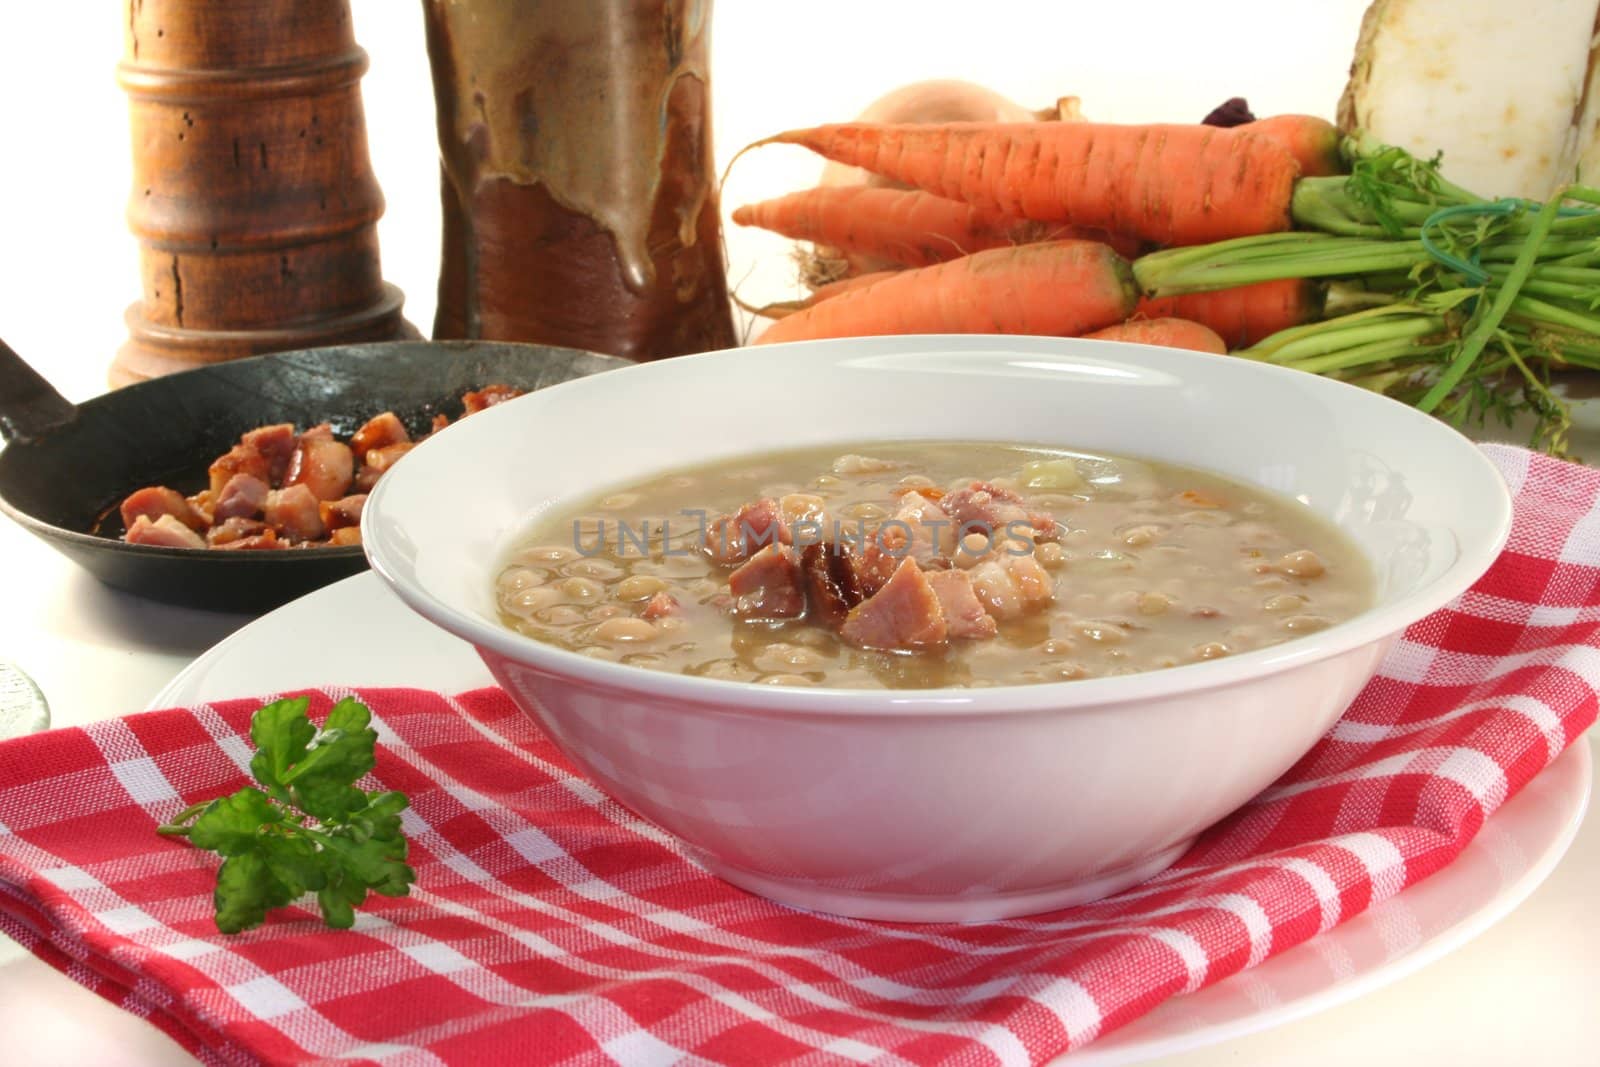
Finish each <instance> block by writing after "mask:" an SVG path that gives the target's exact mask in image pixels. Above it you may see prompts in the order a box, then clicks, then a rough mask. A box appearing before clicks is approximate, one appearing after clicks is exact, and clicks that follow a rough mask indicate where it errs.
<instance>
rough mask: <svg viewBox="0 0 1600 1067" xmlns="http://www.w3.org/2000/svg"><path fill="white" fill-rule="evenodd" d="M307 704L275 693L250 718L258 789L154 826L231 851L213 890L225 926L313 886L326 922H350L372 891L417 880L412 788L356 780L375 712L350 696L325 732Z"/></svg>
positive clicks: (400, 890)
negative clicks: (411, 847) (409, 832)
mask: <svg viewBox="0 0 1600 1067" xmlns="http://www.w3.org/2000/svg"><path fill="white" fill-rule="evenodd" d="M310 703H311V702H310V700H309V699H308V698H306V697H294V698H291V699H287V700H278V701H274V702H273V703H271V704H267V705H266V706H264V707H262V708H261V709H260V710H258V711H257V712H256V713H255V715H254V716H253V717H252V718H251V720H250V740H251V741H253V742H255V746H256V754H255V756H254V757H253V758H252V759H251V760H250V773H251V774H253V775H254V776H255V779H256V781H257V782H259V783H260V785H261V788H260V789H257V788H255V787H254V786H245V787H244V788H242V789H240V790H238V791H237V792H235V793H232V794H230V795H228V796H225V797H219V798H217V799H216V800H210V801H205V802H202V803H200V804H195V805H193V806H192V807H190V808H187V809H185V810H184V811H182V812H179V813H178V815H177V816H175V817H174V818H173V820H172V821H171V822H170V823H167V824H165V825H163V826H160V827H158V828H157V830H156V832H157V833H159V834H165V835H168V836H174V837H187V838H188V839H189V843H190V844H192V845H194V846H195V847H197V848H203V849H207V850H209V851H211V852H216V853H218V854H220V855H221V856H223V857H224V858H223V861H222V867H221V869H219V870H218V871H217V888H216V893H215V894H214V900H215V904H216V909H217V929H219V930H221V931H222V932H223V933H225V934H235V933H238V932H239V931H241V930H249V929H251V928H252V927H255V926H259V925H261V923H262V922H263V921H264V920H265V919H266V916H267V912H269V911H271V910H272V909H274V908H281V907H283V906H285V905H287V904H291V903H293V902H294V901H296V900H298V899H300V897H302V896H304V895H305V894H306V893H316V895H317V903H318V905H319V906H320V907H321V909H322V918H323V921H324V922H326V923H327V924H328V925H329V926H332V927H335V928H338V929H348V928H349V927H350V926H352V925H354V923H355V909H356V908H358V907H360V906H361V904H362V903H363V902H365V900H366V899H367V893H368V892H373V893H378V894H381V895H383V896H388V897H403V896H405V895H406V894H407V893H409V892H410V888H411V883H412V882H413V881H415V880H416V873H415V872H414V871H412V869H411V868H410V867H408V866H406V863H405V859H406V851H407V845H406V839H405V835H404V833H402V831H401V829H400V813H401V812H402V811H404V810H405V808H406V806H407V804H408V803H409V802H408V801H407V800H406V797H405V796H404V794H401V793H397V792H366V791H364V790H362V789H360V788H358V787H357V786H356V784H355V783H356V782H357V781H358V780H359V779H360V778H361V777H362V776H363V775H365V774H366V773H367V772H368V771H370V770H372V768H373V765H374V762H375V760H374V756H373V747H374V745H375V744H376V742H377V739H378V734H377V731H376V730H374V729H372V727H371V725H370V724H371V721H372V712H371V711H370V710H369V709H368V708H367V706H366V705H365V704H362V703H361V702H360V701H359V700H355V699H353V698H350V697H346V698H345V699H343V700H341V701H339V702H338V703H337V704H335V705H334V706H333V709H332V710H331V711H329V712H328V718H327V720H326V721H325V722H324V723H323V725H322V728H321V729H320V730H319V729H318V728H317V727H316V726H314V725H312V723H311V720H310V718H309V717H308V715H307V711H308V709H309V707H310Z"/></svg>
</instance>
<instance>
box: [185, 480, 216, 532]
mask: <svg viewBox="0 0 1600 1067" xmlns="http://www.w3.org/2000/svg"><path fill="white" fill-rule="evenodd" d="M216 503H217V495H216V494H215V493H213V492H212V491H211V490H210V489H202V490H200V491H199V492H198V493H195V494H194V495H193V496H191V497H189V506H190V507H191V508H194V510H195V513H196V514H197V515H199V516H200V517H201V518H202V519H204V520H205V523H206V525H207V526H210V525H211V524H212V523H213V522H215V521H216V515H215V513H214V511H215V508H216Z"/></svg>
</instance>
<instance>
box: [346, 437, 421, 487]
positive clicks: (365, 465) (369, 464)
mask: <svg viewBox="0 0 1600 1067" xmlns="http://www.w3.org/2000/svg"><path fill="white" fill-rule="evenodd" d="M416 447H417V445H416V442H414V441H402V442H400V443H399V444H393V445H384V446H383V447H381V448H374V449H372V450H371V451H369V452H368V453H367V455H366V458H365V459H364V460H363V462H362V464H361V471H360V473H359V474H357V475H356V479H355V481H354V482H352V483H351V484H350V488H351V489H352V490H354V491H355V492H357V493H370V492H372V487H373V486H375V485H377V484H378V478H379V477H381V476H382V474H383V472H384V471H386V470H388V469H389V468H390V467H392V466H394V465H395V464H396V463H399V462H400V457H402V456H404V455H405V454H406V453H407V452H410V451H411V450H412V449H413V448H416Z"/></svg>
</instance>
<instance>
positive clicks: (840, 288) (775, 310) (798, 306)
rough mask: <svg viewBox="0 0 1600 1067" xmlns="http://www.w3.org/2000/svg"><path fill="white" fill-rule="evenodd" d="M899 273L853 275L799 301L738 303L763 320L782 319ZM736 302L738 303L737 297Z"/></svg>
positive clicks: (886, 271)
mask: <svg viewBox="0 0 1600 1067" xmlns="http://www.w3.org/2000/svg"><path fill="white" fill-rule="evenodd" d="M899 273H900V272H899V271H897V270H875V271H872V272H870V273H868V274H852V275H851V276H850V277H848V278H840V279H839V280H838V281H834V282H828V283H827V284H826V285H819V286H817V287H816V288H815V289H813V290H811V293H810V294H809V295H808V296H805V297H802V298H801V299H799V300H779V301H775V302H774V303H771V304H763V305H761V306H760V307H755V306H752V305H750V304H746V303H744V302H743V301H738V303H739V306H740V307H742V308H744V309H745V310H746V311H750V312H753V313H755V314H757V315H760V316H762V317H763V318H768V319H782V318H787V317H788V316H790V315H793V314H795V313H796V312H799V311H804V310H806V308H809V307H814V306H816V305H817V304H819V303H821V302H822V301H824V300H827V299H828V298H829V297H835V296H838V295H839V294H840V293H848V292H849V291H850V290H852V289H865V288H866V287H867V286H869V285H876V284H877V283H878V282H881V281H883V280H884V279H885V278H890V277H893V276H894V275H896V274H899ZM735 300H736V301H737V297H736V298H735Z"/></svg>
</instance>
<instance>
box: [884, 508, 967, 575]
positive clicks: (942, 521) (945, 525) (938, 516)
mask: <svg viewBox="0 0 1600 1067" xmlns="http://www.w3.org/2000/svg"><path fill="white" fill-rule="evenodd" d="M891 522H895V523H904V524H905V526H906V528H908V529H909V530H910V531H911V541H910V545H909V554H910V555H911V556H912V557H913V558H914V559H916V560H918V561H919V562H926V561H927V560H928V559H931V558H932V557H934V556H949V555H950V554H951V553H952V552H953V551H954V550H955V544H956V533H955V523H954V522H953V521H952V520H951V518H950V516H949V514H948V513H947V512H946V511H945V510H944V509H943V508H942V507H940V506H939V505H938V504H937V503H936V502H935V501H934V500H932V499H931V498H929V497H925V496H923V495H922V494H921V493H916V492H911V493H907V494H905V495H904V496H903V497H901V498H900V508H899V510H897V511H896V512H895V513H894V518H893V519H892V520H891ZM885 525H888V524H885ZM889 528H890V529H895V528H896V527H893V526H891V527H889Z"/></svg>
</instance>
